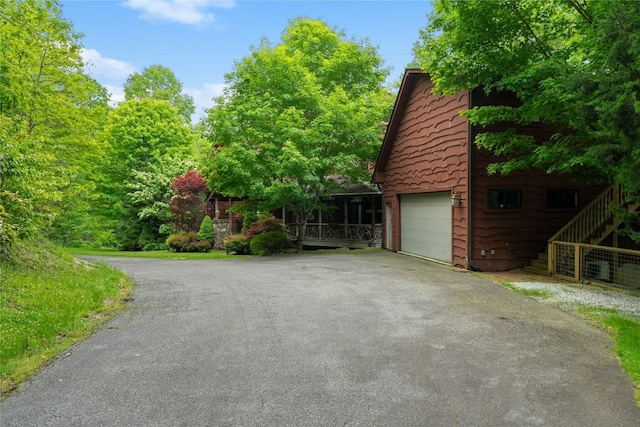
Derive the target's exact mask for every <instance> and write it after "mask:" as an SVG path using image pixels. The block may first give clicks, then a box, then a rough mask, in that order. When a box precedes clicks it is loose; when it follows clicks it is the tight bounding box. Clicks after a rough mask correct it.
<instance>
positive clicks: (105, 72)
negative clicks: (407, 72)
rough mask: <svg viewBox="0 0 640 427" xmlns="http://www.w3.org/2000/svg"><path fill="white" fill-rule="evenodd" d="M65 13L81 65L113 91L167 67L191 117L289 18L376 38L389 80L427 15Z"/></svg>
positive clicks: (90, 4)
mask: <svg viewBox="0 0 640 427" xmlns="http://www.w3.org/2000/svg"><path fill="white" fill-rule="evenodd" d="M62 5H63V14H64V16H65V17H66V18H67V19H68V20H70V21H71V22H73V24H74V28H75V30H76V31H78V32H81V33H83V34H84V37H83V38H82V40H81V41H82V45H83V46H84V51H83V56H84V58H85V61H86V62H87V63H88V65H87V71H88V72H89V73H90V74H91V76H92V77H94V78H95V79H96V80H97V81H98V82H100V83H101V84H102V85H103V86H105V87H106V88H107V89H108V90H109V92H110V93H111V94H112V100H113V101H115V102H117V101H119V100H121V99H122V98H123V95H122V85H123V83H124V82H125V81H126V79H127V77H128V76H129V75H130V74H131V73H133V72H139V71H142V69H143V68H145V67H147V66H149V65H153V64H160V65H164V66H165V67H168V68H170V69H171V70H172V71H173V72H174V73H175V75H176V77H177V78H178V79H179V80H180V81H181V82H182V83H183V87H184V91H185V92H186V93H188V94H190V95H191V96H192V97H193V98H194V100H195V102H196V108H197V112H196V117H195V118H196V120H197V117H198V116H199V114H200V113H201V112H202V111H203V109H204V108H207V107H209V106H211V104H212V103H211V99H212V98H213V97H214V96H216V95H219V94H220V93H221V91H222V88H223V84H224V74H225V73H227V72H229V71H231V70H232V68H233V63H234V61H236V60H239V59H241V58H243V57H245V56H247V55H249V53H250V47H251V46H253V45H258V44H259V43H260V40H261V39H262V38H263V37H266V38H267V39H269V40H270V41H271V42H272V43H273V44H277V43H278V42H279V40H280V35H281V34H282V32H283V30H284V29H285V28H286V27H287V25H288V22H289V20H290V19H292V18H295V17H297V16H307V17H310V18H320V19H322V20H324V21H325V22H326V23H327V24H329V26H331V27H335V28H337V29H341V30H344V31H345V33H346V34H347V36H348V37H354V38H356V39H364V38H368V39H369V41H370V42H371V44H373V45H374V46H378V48H379V50H378V51H379V53H380V55H381V56H382V58H383V59H384V61H385V64H386V66H388V67H392V68H393V70H392V71H391V74H390V81H391V80H395V79H396V78H397V77H399V76H400V75H402V73H403V72H404V68H405V66H406V65H407V64H408V63H409V62H410V61H411V60H412V58H413V55H412V51H411V49H412V47H413V44H414V42H415V41H416V40H417V39H418V34H419V30H420V29H421V28H424V27H425V26H426V23H427V19H426V15H427V13H428V11H429V10H430V7H431V6H430V1H428V0H396V1H392V0H351V1H342V0H324V1H304V0H297V1H296V0H288V1H274V0H253V1H244V0H221V1H216V0H102V1H95V0H74V1H70V0H62Z"/></svg>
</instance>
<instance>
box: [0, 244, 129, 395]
mask: <svg viewBox="0 0 640 427" xmlns="http://www.w3.org/2000/svg"><path fill="white" fill-rule="evenodd" d="M0 275H1V276H2V281H1V282H0V378H1V382H0V395H1V396H2V399H4V398H6V397H8V395H9V394H11V392H13V391H15V390H17V389H18V388H19V386H20V384H21V383H22V382H24V381H25V380H26V379H28V378H29V377H30V376H32V375H33V374H34V373H36V372H37V371H38V370H39V369H40V368H41V367H43V366H44V365H45V364H46V363H47V362H48V361H50V360H51V359H52V358H54V357H55V356H56V355H57V354H58V353H59V352H60V351H62V350H63V349H65V348H67V347H68V346H70V345H71V344H73V343H75V342H77V341H80V340H82V339H84V338H85V337H87V336H88V335H90V334H91V333H92V332H93V331H94V330H95V329H96V328H97V327H99V326H100V325H102V324H103V323H104V322H105V321H106V320H108V319H110V318H112V317H113V316H114V315H115V314H117V313H119V312H120V311H122V309H123V308H124V307H125V305H126V298H127V296H128V294H129V292H130V291H131V288H132V284H131V282H130V281H129V280H128V278H127V277H126V276H125V275H124V274H123V273H122V272H119V271H117V270H115V269H113V268H110V267H108V266H106V265H93V264H88V263H86V262H83V261H80V260H77V259H75V258H73V257H71V256H69V255H66V254H64V253H62V252H60V251H59V250H57V249H55V248H53V247H52V246H47V245H43V244H39V243H38V244H34V243H30V244H28V245H26V246H17V247H15V248H14V249H13V251H12V255H11V258H10V259H8V260H6V259H5V260H1V261H0Z"/></svg>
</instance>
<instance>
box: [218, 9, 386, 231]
mask: <svg viewBox="0 0 640 427" xmlns="http://www.w3.org/2000/svg"><path fill="white" fill-rule="evenodd" d="M387 74H388V70H387V69H385V68H384V67H383V62H382V59H381V58H380V56H379V55H378V53H377V50H376V49H375V48H374V47H373V46H371V45H370V44H369V43H368V42H367V41H366V40H363V41H356V40H353V39H347V38H346V36H345V34H344V33H343V32H340V31H337V30H334V29H332V28H330V27H328V26H327V24H325V23H324V22H322V21H320V20H312V19H308V18H296V19H293V20H292V21H290V24H289V27H288V28H287V29H286V30H285V31H284V32H283V34H282V38H281V40H280V43H279V44H277V45H275V46H274V45H272V44H271V43H270V42H269V41H268V40H263V41H262V42H261V44H260V45H259V46H257V47H254V48H253V49H252V53H251V54H250V55H249V56H247V57H245V58H242V59H241V60H240V61H237V62H236V63H235V64H234V67H233V70H232V71H231V72H230V73H228V74H227V75H226V89H225V93H224V94H223V95H222V96H221V97H219V98H218V99H216V104H215V106H214V107H213V108H212V109H211V110H210V111H209V113H208V117H207V119H206V125H207V129H206V132H207V136H208V138H209V139H210V141H211V143H212V145H213V147H214V152H213V155H212V157H211V159H210V161H209V162H208V169H209V171H208V172H209V173H208V182H209V188H211V189H212V190H213V191H216V192H219V193H222V194H225V195H228V196H235V197H242V198H245V199H246V200H247V201H248V203H249V204H251V205H252V206H255V207H256V208H257V209H259V210H263V211H264V210H271V209H276V208H282V207H285V208H288V209H290V210H292V211H294V212H295V213H296V215H297V217H298V218H299V219H301V220H304V219H305V218H306V217H307V215H308V214H309V213H310V212H311V210H313V209H315V208H317V207H318V206H319V205H320V204H321V202H322V200H323V198H324V197H326V196H327V195H328V192H329V191H330V190H331V189H332V188H334V187H335V181H334V180H333V179H332V177H335V176H340V177H342V178H343V179H345V180H347V181H349V180H352V181H353V180H362V179H368V177H369V175H368V171H367V164H368V162H369V161H372V160H374V159H375V156H376V153H377V151H378V148H379V144H380V141H381V135H382V132H383V130H384V124H383V122H384V120H386V119H387V118H388V115H389V113H390V109H391V105H392V102H393V98H392V97H391V96H390V95H389V93H388V92H387V91H386V90H385V89H384V88H383V83H384V79H385V78H386V76H387Z"/></svg>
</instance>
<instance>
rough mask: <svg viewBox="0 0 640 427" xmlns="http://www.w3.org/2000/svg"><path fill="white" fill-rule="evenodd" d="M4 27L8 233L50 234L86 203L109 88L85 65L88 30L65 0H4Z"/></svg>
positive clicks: (1, 108) (1, 106) (1, 223)
mask: <svg viewBox="0 0 640 427" xmlns="http://www.w3.org/2000/svg"><path fill="white" fill-rule="evenodd" d="M0 34H1V35H2V36H1V37H0V235H2V236H3V240H4V238H5V237H7V236H13V237H12V238H20V237H29V236H33V235H35V234H43V233H42V230H44V229H50V228H49V227H50V226H51V225H53V224H54V223H56V222H57V223H58V225H62V223H64V222H65V220H64V218H65V215H66V217H67V218H68V219H70V217H69V215H67V214H68V213H69V210H70V208H77V209H78V210H82V209H84V208H86V206H87V204H88V200H87V197H86V195H87V194H91V192H92V184H91V181H90V179H88V177H89V176H90V175H91V174H92V171H94V170H95V165H96V164H98V161H97V160H98V159H99V158H100V155H101V150H100V147H99V145H98V144H97V141H96V139H95V134H96V131H97V129H98V128H99V126H100V124H101V123H102V121H103V119H104V116H105V113H106V111H107V108H108V107H107V95H106V91H105V90H104V88H102V87H101V86H100V85H99V84H97V83H96V82H95V81H94V80H92V79H91V78H89V77H88V76H86V75H85V74H84V73H83V62H82V58H81V56H80V47H81V46H80V44H79V39H80V35H79V34H77V33H76V32H75V31H74V30H73V26H72V24H71V23H70V22H68V21H67V20H65V19H64V18H63V17H62V15H61V11H60V5H59V3H58V2H57V1H54V0H43V1H37V0H8V1H4V2H2V3H1V5H0ZM78 220H79V217H76V218H74V219H73V221H76V223H75V225H76V226H77V228H78V229H80V228H81V226H82V224H80V223H78V222H77V221H78ZM67 228H68V227H67ZM5 243H8V241H7V242H5ZM0 246H1V245H0ZM0 249H1V248H0Z"/></svg>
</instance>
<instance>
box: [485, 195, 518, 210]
mask: <svg viewBox="0 0 640 427" xmlns="http://www.w3.org/2000/svg"><path fill="white" fill-rule="evenodd" d="M487 201H488V203H487V208H489V209H521V208H522V190H489V191H488V192H487Z"/></svg>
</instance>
